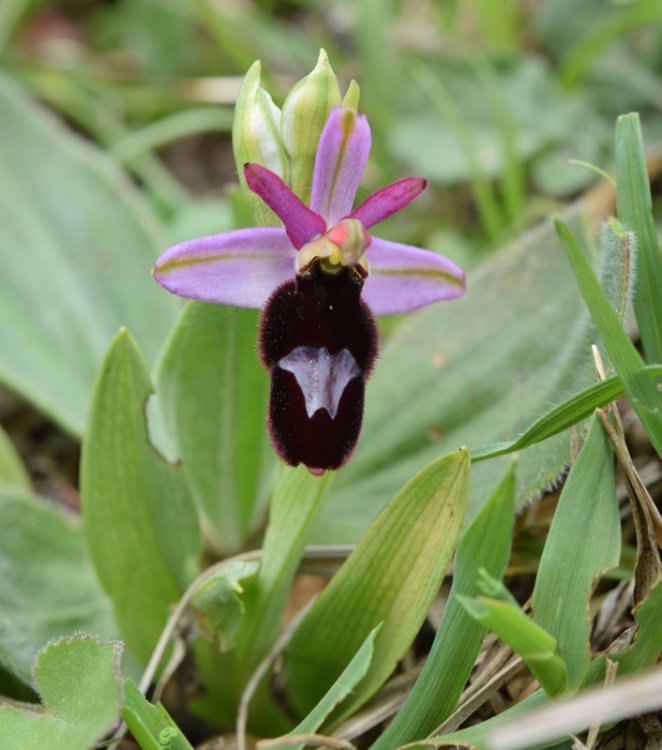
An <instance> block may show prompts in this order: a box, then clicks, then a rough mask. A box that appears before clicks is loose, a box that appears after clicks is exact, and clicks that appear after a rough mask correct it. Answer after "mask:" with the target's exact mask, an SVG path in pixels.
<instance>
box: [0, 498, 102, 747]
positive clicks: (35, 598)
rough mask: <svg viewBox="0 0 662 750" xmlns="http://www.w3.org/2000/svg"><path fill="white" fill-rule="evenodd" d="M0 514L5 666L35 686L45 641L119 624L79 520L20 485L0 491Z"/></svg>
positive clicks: (0, 652)
mask: <svg viewBox="0 0 662 750" xmlns="http://www.w3.org/2000/svg"><path fill="white" fill-rule="evenodd" d="M0 518H1V519H2V522H1V523H0V570H2V584H1V585H0V665H2V666H4V667H6V668H7V669H8V670H9V671H10V672H12V673H13V674H14V675H16V676H17V677H18V678H20V679H21V680H22V681H23V682H25V683H26V684H29V685H33V686H34V680H33V674H32V667H33V665H34V662H35V659H36V657H37V652H38V651H39V649H40V648H41V647H42V646H43V645H44V644H45V643H46V642H47V641H49V640H52V639H53V638H58V637H60V636H65V635H72V634H73V633H75V632H77V631H85V632H89V633H94V634H96V635H98V636H101V637H103V638H114V637H116V635H117V627H116V625H115V622H114V620H113V614H112V610H111V607H110V602H109V601H108V599H107V597H106V596H105V594H104V593H103V591H102V590H101V587H100V586H99V583H98V581H97V578H96V575H95V573H94V569H93V567H92V564H91V561H90V559H89V556H88V554H87V550H86V548H85V539H84V538H83V533H82V529H81V525H80V519H79V518H77V517H76V516H74V515H73V514H71V513H68V512H66V511H63V510H59V509H57V508H55V507H54V506H53V505H52V504H50V503H48V502H46V501H45V500H41V499H40V498H37V497H35V496H34V495H30V494H28V493H26V492H25V491H21V490H19V489H4V490H1V491H0ZM0 735H1V733H0ZM16 747H19V746H18V745H16Z"/></svg>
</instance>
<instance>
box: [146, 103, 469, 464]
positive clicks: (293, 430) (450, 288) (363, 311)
mask: <svg viewBox="0 0 662 750" xmlns="http://www.w3.org/2000/svg"><path fill="white" fill-rule="evenodd" d="M370 142H371V136H370V127H369V125H368V121H367V119H366V117H365V116H364V115H360V114H357V112H356V111H355V110H353V109H351V108H348V107H335V108H333V109H332V110H331V113H330V115H329V118H328V120H327V122H326V125H325V126H324V129H323V131H322V134H321V137H320V140H319V144H318V148H317V154H316V158H315V168H314V172H313V180H312V188H311V194H310V206H306V205H305V204H304V203H303V202H302V201H301V200H300V198H299V197H298V196H297V195H295V193H294V192H292V190H291V189H290V188H289V187H288V186H287V185H286V184H285V183H284V182H283V180H282V179H281V178H280V177H279V176H278V175H276V174H275V173H274V172H272V171H270V170H269V169H266V168H265V167H262V166H260V165H258V164H246V165H245V166H244V176H245V178H246V182H247V185H248V187H249V188H250V190H252V191H253V192H254V193H255V194H257V195H258V196H259V197H260V198H261V199H262V200H263V201H264V202H265V203H266V204H267V205H268V206H269V207H270V208H271V209H272V211H273V212H274V213H275V214H276V215H277V216H278V218H279V219H280V220H281V222H282V224H283V226H282V227H257V228H252V229H238V230H235V231H230V232H224V233H222V234H217V235H213V236H210V237H202V238H199V239H194V240H189V241H186V242H182V243H180V244H178V245H175V246H174V247H172V248H170V249H169V250H167V251H166V252H165V253H163V255H161V257H160V258H159V259H158V261H157V263H156V266H155V268H154V272H153V273H154V277H155V279H156V280H157V281H158V282H159V283H160V284H162V285H163V286H164V287H165V288H166V289H168V290H169V291H171V292H173V293H175V294H178V295H180V296H182V297H191V298H194V299H198V300H204V301H206V302H216V303H223V304H230V305H238V306H241V307H257V308H262V316H261V320H260V330H259V337H258V339H259V352H260V358H261V360H262V362H263V364H264V366H265V367H266V368H267V369H268V370H269V372H270V375H271V391H270V404H269V418H268V426H269V432H270V436H271V439H272V443H273V445H274V448H275V449H276V452H277V453H278V454H279V455H280V457H281V458H282V459H283V460H284V461H285V462H286V463H288V464H290V465H292V466H296V465H298V464H299V463H303V464H305V465H306V466H307V467H308V468H309V470H310V471H311V472H312V473H314V474H321V473H323V472H324V471H325V470H326V469H336V468H338V467H340V466H342V465H343V464H344V463H345V462H346V461H347V460H348V458H349V456H350V455H351V453H352V451H353V450H354V447H355V446H356V442H357V440H358V436H359V432H360V429H361V421H362V415H363V401H364V390H365V381H366V379H367V377H368V376H369V374H370V371H371V369H372V367H373V365H374V362H375V359H376V356H377V341H378V337H377V329H376V325H375V322H374V317H373V315H384V314H389V313H400V312H406V311H408V310H414V309H416V308H418V307H422V306H423V305H428V304H430V303H432V302H437V301H438V300H443V299H451V298H454V297H459V296H460V295H461V294H463V293H464V287H465V281H464V274H463V272H462V271H461V270H460V269H459V268H458V267H457V266H456V265H455V264H454V263H452V262H451V261H450V260H448V259H447V258H445V257H443V256H441V255H439V254H437V253H434V252H431V251H429V250H422V249H420V248H417V247H412V246H410V245H403V244H400V243H396V242H389V241H387V240H382V239H379V238H377V237H374V236H372V235H371V234H369V232H368V230H370V229H371V228H372V227H373V226H374V225H375V224H377V223H378V222H380V221H382V220H383V219H386V218H387V217H388V216H391V215H392V214H394V213H396V212H397V211H400V210H401V209H403V208H404V207H405V206H407V205H408V204H409V203H410V202H411V201H412V200H414V198H416V197H417V196H418V195H419V194H420V193H421V191H422V190H423V189H424V188H425V185H426V183H425V180H423V179H419V178H415V177H411V178H406V179H403V180H400V181H398V182H395V183H393V184H391V185H387V186H386V187H383V188H381V189H380V190H377V191H376V192H375V193H373V194H372V195H370V196H369V197H368V198H366V199H365V200H364V201H363V202H362V203H361V204H360V205H359V206H358V207H357V208H355V209H353V208H352V206H353V203H354V198H355V196H356V191H357V188H358V185H359V181H360V179H361V175H362V173H363V170H364V167H365V165H366V162H367V160H368V155H369V152H370Z"/></svg>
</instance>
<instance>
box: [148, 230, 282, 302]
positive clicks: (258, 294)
mask: <svg viewBox="0 0 662 750" xmlns="http://www.w3.org/2000/svg"><path fill="white" fill-rule="evenodd" d="M295 259H296V250H295V249H294V248H293V247H292V243H291V242H290V240H289V239H288V237H287V235H286V234H285V230H284V229H281V228H280V227H259V228H257V229H237V230H236V231H234V232H224V233H223V234H214V235H212V236H210V237H200V238H199V239H196V240H188V241H187V242H181V243H180V244H179V245H175V246H174V247H171V248H170V249H169V250H166V251H165V252H164V253H163V255H161V256H160V258H159V259H158V260H157V261H156V265H155V266H154V270H153V272H152V273H153V275H154V278H155V279H156V280H157V281H158V282H159V284H161V285H162V286H164V287H165V288H166V289H167V290H168V291H170V292H173V293H174V294H178V295H179V296H180V297H191V298H193V299H199V300H203V301H205V302H220V303H223V304H226V305H238V306H239V307H262V305H263V304H264V303H265V302H266V301H267V299H268V298H269V296H270V295H271V293H272V292H273V291H274V289H275V288H276V287H278V286H279V285H280V284H282V283H283V282H284V281H287V279H289V278H293V277H294V262H295Z"/></svg>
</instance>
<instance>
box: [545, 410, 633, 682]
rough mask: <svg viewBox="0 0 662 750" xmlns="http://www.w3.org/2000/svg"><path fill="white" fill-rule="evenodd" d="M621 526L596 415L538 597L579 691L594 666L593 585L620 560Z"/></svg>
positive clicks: (560, 509) (566, 491) (560, 513)
mask: <svg viewBox="0 0 662 750" xmlns="http://www.w3.org/2000/svg"><path fill="white" fill-rule="evenodd" d="M620 549H621V525H620V516H619V512H618V503H617V501H616V487H615V484H614V469H613V457H612V450H611V444H610V442H609V440H608V438H607V436H606V435H605V432H604V430H603V428H602V425H601V424H600V421H599V420H598V418H597V417H596V416H594V417H593V419H592V420H591V426H590V428H589V432H588V435H587V437H586V442H585V443H584V446H583V447H582V450H581V451H580V453H579V455H578V456H577V460H576V461H575V463H574V465H573V467H572V469H571V470H570V474H569V475H568V478H567V480H566V482H565V484H564V486H563V491H562V493H561V498H560V500H559V504H558V506H557V508H556V512H555V514H554V520H553V522H552V526H551V529H550V531H549V534H548V536H547V541H546V542H545V549H544V550H543V554H542V558H541V560H540V566H539V568H538V575H537V577H536V585H535V589H534V592H533V611H534V622H536V623H537V624H538V625H540V626H541V627H543V628H544V629H545V630H546V631H547V632H548V633H549V634H550V635H552V636H553V637H554V638H555V639H556V642H557V646H558V652H559V654H560V655H561V656H562V657H563V659H564V661H565V663H566V665H567V668H568V687H569V688H570V689H578V688H579V687H580V685H581V684H582V682H583V680H584V677H585V675H586V671H587V670H588V666H589V661H590V645H589V637H590V622H591V620H590V614H589V603H590V598H591V593H592V590H593V586H594V585H595V583H596V581H597V580H598V578H599V577H600V575H601V574H602V573H604V572H605V571H606V570H608V569H609V568H613V567H616V566H617V565H618V562H619V559H620Z"/></svg>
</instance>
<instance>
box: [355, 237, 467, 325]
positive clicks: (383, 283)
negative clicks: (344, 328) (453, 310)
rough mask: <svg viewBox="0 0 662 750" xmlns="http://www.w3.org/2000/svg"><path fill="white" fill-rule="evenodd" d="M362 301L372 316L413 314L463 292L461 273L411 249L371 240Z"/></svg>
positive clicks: (444, 261)
mask: <svg viewBox="0 0 662 750" xmlns="http://www.w3.org/2000/svg"><path fill="white" fill-rule="evenodd" d="M367 257H368V262H369V264H370V272H369V274H368V278H367V279H366V280H365V284H364V286H363V294H362V296H363V299H364V300H365V302H367V303H368V305H369V307H370V309H371V310H372V312H373V313H374V314H375V315H390V314H392V313H402V312H407V311H408V310H415V309H416V308H418V307H423V306H424V305H429V304H431V303H432V302H438V301H439V300H443V299H453V298H454V297H460V296H462V295H463V294H464V291H465V277H464V273H463V271H462V270H461V269H460V268H459V267H458V266H456V265H455V263H453V262H452V261H450V260H449V259H448V258H445V257H444V256H443V255H439V254H438V253H433V252H432V251H430V250H421V249H420V248H418V247H413V246H412V245H402V244H400V243H398V242H388V241H387V240H380V239H379V238H378V237H373V238H372V244H371V245H370V248H369V249H368V252H367Z"/></svg>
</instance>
